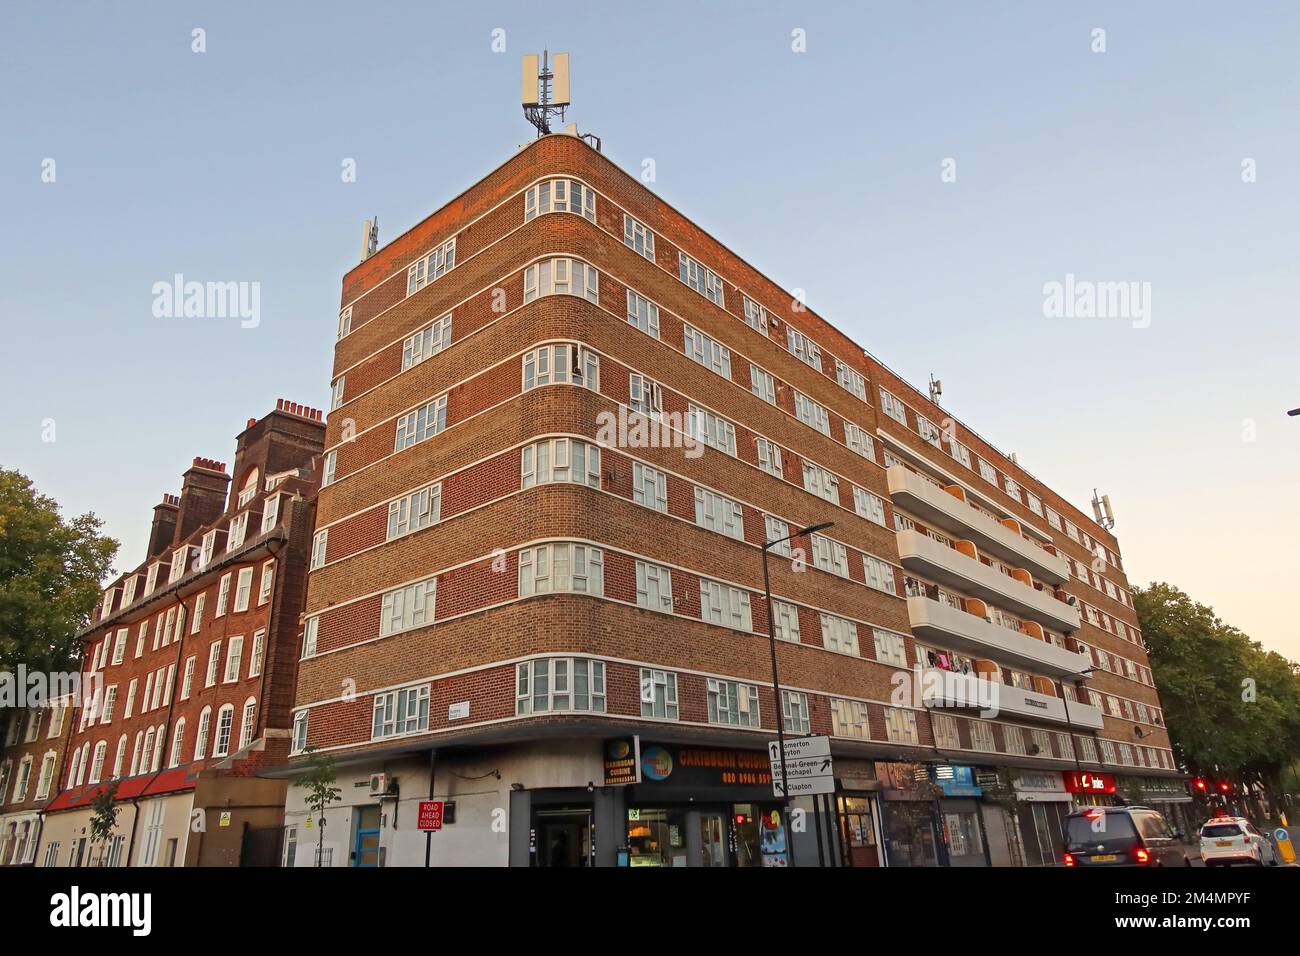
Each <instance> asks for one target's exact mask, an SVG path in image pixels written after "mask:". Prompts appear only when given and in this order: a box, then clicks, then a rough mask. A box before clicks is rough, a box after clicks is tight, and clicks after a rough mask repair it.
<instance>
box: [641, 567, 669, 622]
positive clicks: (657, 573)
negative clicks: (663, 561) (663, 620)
mask: <svg viewBox="0 0 1300 956" xmlns="http://www.w3.org/2000/svg"><path fill="white" fill-rule="evenodd" d="M636 603H637V605H638V606H639V607H644V608H649V609H650V610H652V611H671V610H672V609H673V576H672V572H671V571H670V570H669V569H668V568H665V567H663V566H662V565H659V564H651V563H650V562H649V561H638V562H637V563H636Z"/></svg>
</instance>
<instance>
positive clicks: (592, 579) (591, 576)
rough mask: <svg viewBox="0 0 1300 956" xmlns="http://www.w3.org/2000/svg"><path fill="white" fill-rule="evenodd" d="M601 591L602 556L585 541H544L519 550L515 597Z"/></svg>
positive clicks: (602, 576)
mask: <svg viewBox="0 0 1300 956" xmlns="http://www.w3.org/2000/svg"><path fill="white" fill-rule="evenodd" d="M561 592H576V593H579V594H594V595H596V596H598V597H599V596H601V595H603V594H604V593H605V558H604V553H603V552H602V551H601V550H600V549H599V548H593V547H591V546H589V545H585V544H544V545H541V546H540V547H537V548H525V549H524V550H522V551H520V552H519V596H520V597H528V596H529V595H532V594H552V593H561Z"/></svg>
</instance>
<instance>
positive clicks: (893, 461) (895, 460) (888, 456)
mask: <svg viewBox="0 0 1300 956" xmlns="http://www.w3.org/2000/svg"><path fill="white" fill-rule="evenodd" d="M881 454H882V455H883V456H884V459H885V467H886V468H893V467H894V466H895V465H903V466H904V467H906V466H907V463H906V462H905V461H903V459H901V458H899V457H898V456H897V455H895V454H892V453H891V452H889V451H888V450H886V451H884V452H882V453H881Z"/></svg>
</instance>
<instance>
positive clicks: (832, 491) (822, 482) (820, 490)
mask: <svg viewBox="0 0 1300 956" xmlns="http://www.w3.org/2000/svg"><path fill="white" fill-rule="evenodd" d="M803 487H804V491H811V492H812V493H813V494H814V495H816V496H817V497H818V498H822V499H824V500H826V501H829V502H831V503H833V504H839V503H840V480H839V479H838V478H836V477H835V476H834V475H833V474H831V473H830V472H829V471H827V470H826V469H825V468H822V467H821V466H820V465H814V464H813V463H812V462H809V461H805V462H804V463H803Z"/></svg>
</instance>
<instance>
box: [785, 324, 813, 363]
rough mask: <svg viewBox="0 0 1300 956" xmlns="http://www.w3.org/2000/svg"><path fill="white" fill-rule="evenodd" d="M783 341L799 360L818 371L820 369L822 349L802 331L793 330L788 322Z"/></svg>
mask: <svg viewBox="0 0 1300 956" xmlns="http://www.w3.org/2000/svg"><path fill="white" fill-rule="evenodd" d="M785 343H786V346H787V347H788V348H789V349H790V351H791V352H792V353H794V355H795V357H796V358H798V359H799V360H800V361H801V362H804V363H806V364H808V365H811V366H812V367H813V368H815V369H816V370H817V371H819V372H820V371H821V370H822V350H821V349H820V348H819V347H818V345H817V343H816V342H814V341H813V340H812V339H810V338H808V337H807V336H806V335H804V334H803V333H802V332H797V331H795V329H794V328H792V327H791V326H790V324H789V323H786V326H785Z"/></svg>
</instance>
